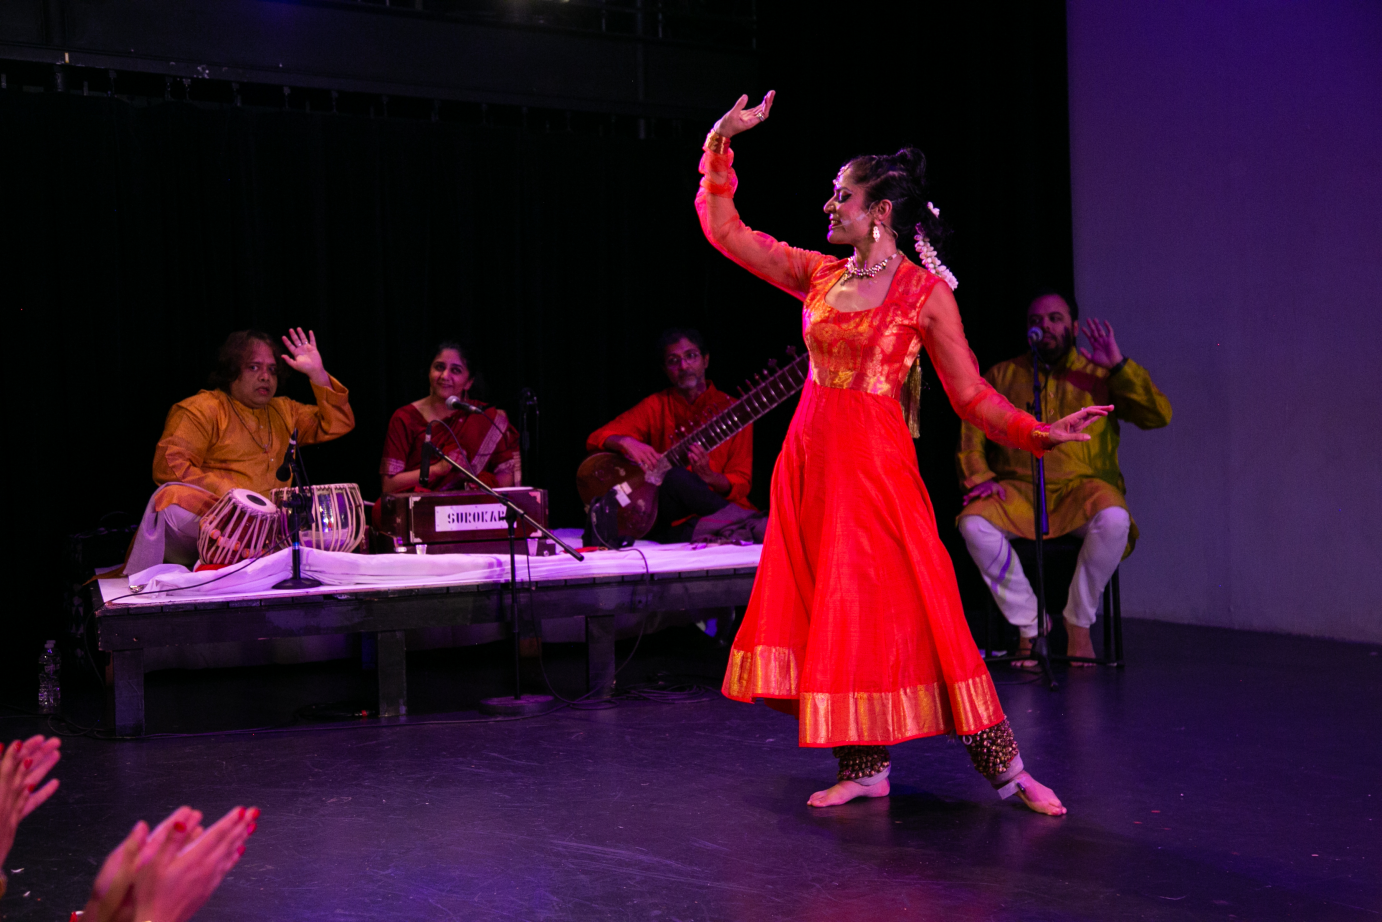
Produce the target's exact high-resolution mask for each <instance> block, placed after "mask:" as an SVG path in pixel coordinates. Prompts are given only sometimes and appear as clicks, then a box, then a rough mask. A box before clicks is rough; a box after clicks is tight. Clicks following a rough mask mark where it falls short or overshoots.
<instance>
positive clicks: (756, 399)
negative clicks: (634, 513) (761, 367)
mask: <svg viewBox="0 0 1382 922" xmlns="http://www.w3.org/2000/svg"><path fill="white" fill-rule="evenodd" d="M810 364H811V358H810V355H809V354H807V355H802V356H800V357H798V358H796V359H794V360H793V361H792V362H790V363H789V364H787V365H785V366H784V367H782V368H780V369H777V370H776V371H773V372H772V373H770V374H769V375H768V376H767V377H766V378H764V379H763V380H761V381H760V382H759V383H757V384H755V385H754V386H753V387H752V388H751V389H749V390H748V391H747V392H746V393H744V394H742V395H741V396H740V397H738V398H737V399H736V400H735V401H734V402H733V403H731V404H730V405H729V406H727V407H725V408H724V409H723V410H721V411H720V412H718V413H716V414H715V415H714V416H712V417H711V418H710V419H708V420H706V421H705V422H703V423H701V424H700V425H699V426H697V427H696V428H695V429H692V430H691V431H690V432H688V433H687V434H686V435H684V436H682V438H681V439H680V440H678V441H677V443H676V444H675V445H673V446H672V447H671V448H669V449H667V451H666V452H665V453H664V454H663V456H662V464H661V465H659V467H661V468H662V469H663V470H665V471H666V470H671V469H672V468H677V467H685V466H686V464H687V460H688V456H689V453H690V451H691V446H692V445H694V444H698V443H699V444H700V445H701V446H703V447H704V448H705V450H706V451H710V450H712V449H714V448H716V447H717V446H719V445H721V444H723V443H725V442H727V441H729V440H730V439H731V438H733V437H734V436H735V435H737V434H738V433H739V432H740V431H742V430H743V429H744V427H746V426H748V425H749V424H750V423H752V422H753V421H754V420H756V419H758V418H759V417H761V416H763V415H764V414H765V413H767V412H768V411H769V410H771V409H772V408H773V407H775V406H777V405H778V404H780V403H782V402H783V401H784V400H786V399H787V398H788V397H791V396H792V395H793V394H795V393H796V392H797V391H799V390H801V388H802V386H803V385H804V384H805V383H806V375H807V373H808V368H809V367H810Z"/></svg>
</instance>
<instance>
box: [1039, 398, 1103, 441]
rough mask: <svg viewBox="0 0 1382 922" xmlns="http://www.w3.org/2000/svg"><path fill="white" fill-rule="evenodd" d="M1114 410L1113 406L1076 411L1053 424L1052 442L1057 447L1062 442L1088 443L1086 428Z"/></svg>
mask: <svg viewBox="0 0 1382 922" xmlns="http://www.w3.org/2000/svg"><path fill="white" fill-rule="evenodd" d="M1112 409H1113V404H1109V405H1108V406H1102V407H1085V408H1084V409H1083V410H1076V411H1075V412H1074V413H1071V414H1070V415H1069V416H1064V417H1061V418H1060V419H1058V420H1056V421H1055V422H1054V423H1052V424H1051V441H1052V442H1054V443H1055V444H1057V445H1059V444H1061V443H1062V442H1088V441H1089V433H1088V432H1085V431H1084V429H1085V427H1086V426H1088V425H1090V424H1091V423H1093V422H1094V421H1095V420H1096V419H1102V418H1103V417H1105V416H1108V414H1109V412H1110V411H1111V410H1112Z"/></svg>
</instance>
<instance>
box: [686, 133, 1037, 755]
mask: <svg viewBox="0 0 1382 922" xmlns="http://www.w3.org/2000/svg"><path fill="white" fill-rule="evenodd" d="M731 160H732V155H717V154H713V153H707V154H706V156H705V158H704V159H703V160H702V161H701V170H702V172H703V173H706V174H707V175H706V180H705V181H703V183H702V189H701V191H700V192H699V194H698V195H697V197H696V207H697V211H698V212H699V214H700V217H701V225H702V228H703V229H704V231H705V234H706V236H707V237H708V238H709V239H710V241H711V243H713V244H714V245H715V246H716V248H718V249H719V250H720V251H721V252H723V253H724V254H725V255H727V256H729V257H730V258H731V259H733V260H734V261H735V262H737V263H739V264H740V265H742V266H744V267H745V268H747V269H749V270H750V271H752V272H754V273H755V274H756V275H758V276H759V277H761V278H763V279H765V280H767V281H769V282H771V283H772V284H774V285H776V286H777V287H779V288H781V289H783V290H784V291H787V292H789V293H790V294H792V295H794V296H795V297H797V298H800V299H801V300H802V301H803V302H804V304H803V307H802V329H803V338H804V339H805V341H806V346H807V349H808V350H809V352H810V354H811V372H810V380H808V382H807V384H806V387H805V389H804V390H803V392H802V396H801V400H800V403H799V404H798V406H797V411H796V415H795V416H793V418H792V424H791V427H790V429H789V430H788V433H787V439H786V441H785V442H784V444H783V447H782V453H781V454H780V455H779V456H778V460H777V464H776V466H775V467H774V470H773V482H772V505H771V509H770V513H769V517H768V526H767V534H766V536H765V538H764V541H763V553H762V556H761V558H760V563H759V566H758V576H757V578H756V580H755V582H754V587H753V594H752V596H751V598H750V601H749V606H748V609H747V611H746V613H745V616H744V623H743V625H742V627H741V628H740V630H739V634H738V636H737V637H736V638H735V641H734V647H733V649H732V651H731V654H730V662H729V668H728V670H727V672H726V674H725V680H724V686H723V690H724V693H725V694H726V695H727V696H729V697H731V698H734V699H737V700H740V701H752V700H753V699H755V698H778V699H788V700H790V701H791V702H792V704H794V705H795V707H796V710H797V712H798V715H799V717H800V742H801V745H803V746H840V745H850V744H856V745H889V744H892V743H897V742H900V741H902V740H906V739H912V738H915V737H922V736H934V735H938V734H942V733H948V732H958V733H962V734H973V733H977V732H979V731H980V730H984V729H986V728H988V727H991V726H994V725H995V724H998V723H1001V722H1002V720H1003V710H1002V707H1001V706H1000V705H999V703H998V695H997V693H996V692H995V690H994V687H993V682H992V680H991V679H990V678H989V674H988V669H987V667H986V666H985V665H984V662H983V660H982V658H980V656H979V651H978V650H977V649H976V648H975V646H974V641H973V639H972V638H971V637H970V634H969V628H968V626H967V624H966V622H965V618H964V611H963V609H962V607H961V604H960V596H959V591H958V588H957V586H956V583H955V572H954V568H953V566H952V564H951V562H950V558H949V556H948V555H947V554H946V551H945V548H944V546H943V545H942V544H941V541H940V537H939V535H938V534H937V530H936V519H935V514H934V512H933V511H932V508H931V502H930V498H929V497H928V496H927V493H926V487H925V486H924V485H923V484H922V482H921V475H920V474H919V472H918V471H917V464H916V451H915V447H914V445H913V443H912V440H911V436H910V434H909V432H908V430H907V426H906V424H905V423H904V421H903V414H902V408H901V405H900V403H899V397H900V396H901V394H902V391H903V383H904V380H905V378H906V376H907V372H908V370H909V369H910V367H911V365H912V362H913V360H914V359H915V358H916V356H917V354H918V353H919V351H920V350H921V349H922V348H923V347H924V348H925V349H926V350H927V352H928V354H929V355H930V356H931V359H932V362H933V363H934V365H935V367H936V370H937V372H938V374H939V375H940V379H941V383H942V385H943V386H944V387H945V390H946V393H947V394H948V395H949V397H950V401H951V404H952V406H954V407H955V410H956V411H957V412H958V413H959V414H960V415H961V416H962V417H963V418H965V419H968V420H971V421H973V422H975V423H976V424H977V425H979V426H980V427H981V428H982V429H983V430H984V432H985V433H986V434H987V435H988V437H989V438H992V439H994V440H996V441H1000V442H1004V443H1006V444H1011V445H1014V446H1017V447H1020V448H1025V449H1027V450H1031V451H1037V452H1041V451H1043V450H1044V449H1045V448H1046V447H1047V445H1048V444H1049V442H1048V439H1047V437H1046V435H1045V434H1044V429H1043V427H1041V426H1040V425H1039V424H1038V423H1037V422H1036V420H1035V419H1033V418H1032V417H1031V416H1030V415H1028V414H1026V413H1023V412H1021V411H1020V410H1017V409H1015V408H1014V407H1013V406H1012V405H1011V404H1010V403H1008V402H1007V401H1006V400H1004V399H1003V398H1002V397H1001V396H999V395H998V394H997V393H996V392H995V391H994V389H993V388H992V386H990V385H989V384H988V383H987V382H986V381H984V379H983V378H982V377H980V375H979V368H978V364H977V362H976V361H975V359H974V355H973V353H972V352H970V350H969V347H968V345H967V343H966V342H965V338H964V330H963V328H962V326H961V324H960V318H959V314H958V312H957V311H956V310H955V307H954V301H953V300H952V299H949V298H931V297H930V295H931V293H932V291H933V290H934V289H935V287H936V286H937V285H942V286H943V285H944V283H943V282H941V281H940V280H939V279H937V278H936V277H935V276H933V275H931V274H930V273H928V272H926V271H925V270H923V269H920V268H918V267H917V266H916V265H914V264H913V263H910V262H907V261H905V260H904V261H903V262H902V264H901V266H900V267H899V268H898V270H897V273H896V275H895V276H894V277H893V281H892V285H891V287H890V289H889V291H888V294H887V297H886V299H885V300H884V302H883V303H882V304H881V305H880V306H878V307H877V308H874V309H873V310H869V311H858V312H848V313H847V312H841V311H837V310H835V309H834V308H832V307H831V306H830V305H828V304H827V303H826V301H825V296H826V293H827V292H829V291H830V289H831V288H833V287H834V286H835V284H836V283H837V282H839V280H840V278H841V277H842V276H843V274H844V269H845V262H844V260H841V259H834V258H830V257H827V256H824V255H822V254H820V253H814V252H811V251H808V250H800V249H796V248H794V247H790V246H787V245H786V244H784V243H779V242H778V241H776V240H773V239H772V238H771V237H768V236H767V235H765V234H760V233H756V232H754V231H752V230H750V229H749V228H748V227H746V226H745V225H744V224H743V222H742V221H740V220H739V215H738V213H737V212H736V211H735V209H734V205H733V200H732V198H731V195H732V192H733V189H734V186H735V179H734V174H733V171H732V169H731V168H730V164H731ZM707 186H708V187H709V188H707Z"/></svg>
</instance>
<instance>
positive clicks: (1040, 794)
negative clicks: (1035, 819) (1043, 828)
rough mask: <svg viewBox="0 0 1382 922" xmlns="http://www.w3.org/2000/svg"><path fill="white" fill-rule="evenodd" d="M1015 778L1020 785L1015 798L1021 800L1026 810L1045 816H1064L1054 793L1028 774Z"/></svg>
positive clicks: (1062, 808) (1024, 773)
mask: <svg viewBox="0 0 1382 922" xmlns="http://www.w3.org/2000/svg"><path fill="white" fill-rule="evenodd" d="M1017 777H1018V781H1019V782H1020V783H1021V785H1022V786H1021V787H1019V788H1018V789H1017V796H1018V797H1021V798H1022V802H1023V803H1024V804H1026V805H1027V809H1029V810H1032V811H1035V812H1036V813H1044V814H1046V815H1047V816H1065V814H1066V812H1067V811H1066V809H1065V806H1064V805H1063V804H1062V803H1061V802H1060V798H1059V797H1057V796H1056V792H1055V791H1053V790H1051V789H1050V788H1048V787H1047V786H1046V785H1044V784H1042V783H1041V782H1040V781H1038V780H1036V779H1035V778H1033V777H1032V776H1031V774H1030V773H1029V772H1023V773H1022V774H1020V775H1018V776H1017Z"/></svg>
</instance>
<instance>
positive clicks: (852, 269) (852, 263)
mask: <svg viewBox="0 0 1382 922" xmlns="http://www.w3.org/2000/svg"><path fill="white" fill-rule="evenodd" d="M896 255H897V251H896V250H893V251H892V253H891V254H889V255H888V256H887V257H885V258H884V259H883V260H882V261H880V262H876V263H874V264H873V265H872V266H865V267H864V268H862V269H860V268H859V262H858V260H857V259H856V258H855V257H853V256H851V257H850V258H849V261H848V262H847V263H845V278H847V279H871V278H873V277H874V276H875V275H877V274H878V273H880V272H882V271H883V270H884V269H886V268H887V267H888V263H890V262H892V261H893V257H894V256H896Z"/></svg>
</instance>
